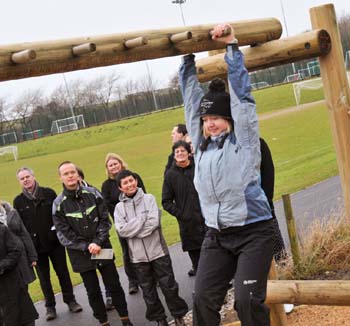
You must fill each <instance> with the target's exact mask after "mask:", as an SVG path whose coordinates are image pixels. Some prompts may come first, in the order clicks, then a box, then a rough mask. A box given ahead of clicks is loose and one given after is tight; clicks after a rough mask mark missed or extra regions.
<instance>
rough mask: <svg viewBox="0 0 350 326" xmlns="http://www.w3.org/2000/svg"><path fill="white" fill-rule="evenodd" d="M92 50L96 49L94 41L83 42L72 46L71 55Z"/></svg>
mask: <svg viewBox="0 0 350 326" xmlns="http://www.w3.org/2000/svg"><path fill="white" fill-rule="evenodd" d="M94 51H96V44H95V43H84V44H80V45H76V46H73V47H72V53H73V55H76V56H79V55H82V54H86V53H91V52H94Z"/></svg>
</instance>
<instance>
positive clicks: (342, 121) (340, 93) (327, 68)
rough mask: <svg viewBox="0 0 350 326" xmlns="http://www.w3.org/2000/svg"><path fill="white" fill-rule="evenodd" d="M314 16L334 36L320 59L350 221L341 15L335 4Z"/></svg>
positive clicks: (349, 128)
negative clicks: (338, 21)
mask: <svg viewBox="0 0 350 326" xmlns="http://www.w3.org/2000/svg"><path fill="white" fill-rule="evenodd" d="M310 16H311V23H312V27H313V28H324V29H326V30H327V31H328V33H329V34H330V36H331V39H332V51H331V52H330V53H329V54H328V55H327V56H325V57H321V58H320V68H321V76H322V81H323V90H324V94H325V98H326V103H327V106H328V112H329V118H330V121H331V127H332V133H333V140H334V144H335V151H336V154H337V161H338V168H339V175H340V180H341V185H342V189H343V195H344V203H345V208H346V214H347V218H348V221H349V222H350V116H349V113H350V89H349V84H348V80H347V76H346V71H345V67H344V60H343V51H342V45H341V41H340V35H339V29H338V24H337V18H336V15H335V10H334V6H333V5H332V4H327V5H323V6H319V7H314V8H311V9H310Z"/></svg>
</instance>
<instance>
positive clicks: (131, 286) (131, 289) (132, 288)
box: [129, 284, 139, 294]
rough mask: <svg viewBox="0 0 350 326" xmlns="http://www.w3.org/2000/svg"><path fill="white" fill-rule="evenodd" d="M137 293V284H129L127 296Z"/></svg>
mask: <svg viewBox="0 0 350 326" xmlns="http://www.w3.org/2000/svg"><path fill="white" fill-rule="evenodd" d="M137 292H139V287H138V285H137V284H129V294H136V293H137Z"/></svg>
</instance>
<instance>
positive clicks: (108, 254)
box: [91, 249, 114, 260]
mask: <svg viewBox="0 0 350 326" xmlns="http://www.w3.org/2000/svg"><path fill="white" fill-rule="evenodd" d="M113 256H114V252H113V249H101V251H100V252H99V253H98V254H92V255H91V259H92V260H112V259H113Z"/></svg>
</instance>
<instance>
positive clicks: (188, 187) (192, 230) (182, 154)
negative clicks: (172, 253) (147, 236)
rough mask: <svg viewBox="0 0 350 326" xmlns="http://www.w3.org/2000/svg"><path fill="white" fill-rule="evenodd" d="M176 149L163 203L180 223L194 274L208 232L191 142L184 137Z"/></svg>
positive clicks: (164, 190) (181, 233)
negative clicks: (197, 186) (199, 194)
mask: <svg viewBox="0 0 350 326" xmlns="http://www.w3.org/2000/svg"><path fill="white" fill-rule="evenodd" d="M173 153H174V160H175V161H174V163H173V165H172V167H171V168H170V169H169V170H168V171H167V172H166V173H165V176H164V182H163V190H162V205H163V208H164V209H165V210H166V211H167V212H168V213H170V214H171V215H173V216H175V217H176V219H177V221H178V223H179V228H180V237H181V242H182V250H183V251H187V252H188V254H189V256H190V258H191V261H192V269H191V270H190V271H189V272H188V275H190V276H194V275H195V274H196V271H197V267H198V261H199V256H200V248H201V246H202V242H203V239H204V235H205V224H204V219H203V217H202V213H201V208H200V204H199V199H198V194H197V191H196V189H195V187H194V184H193V177H194V163H193V160H192V159H190V154H191V146H190V144H188V143H186V142H185V141H182V140H180V141H178V142H176V143H175V144H174V146H173Z"/></svg>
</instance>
